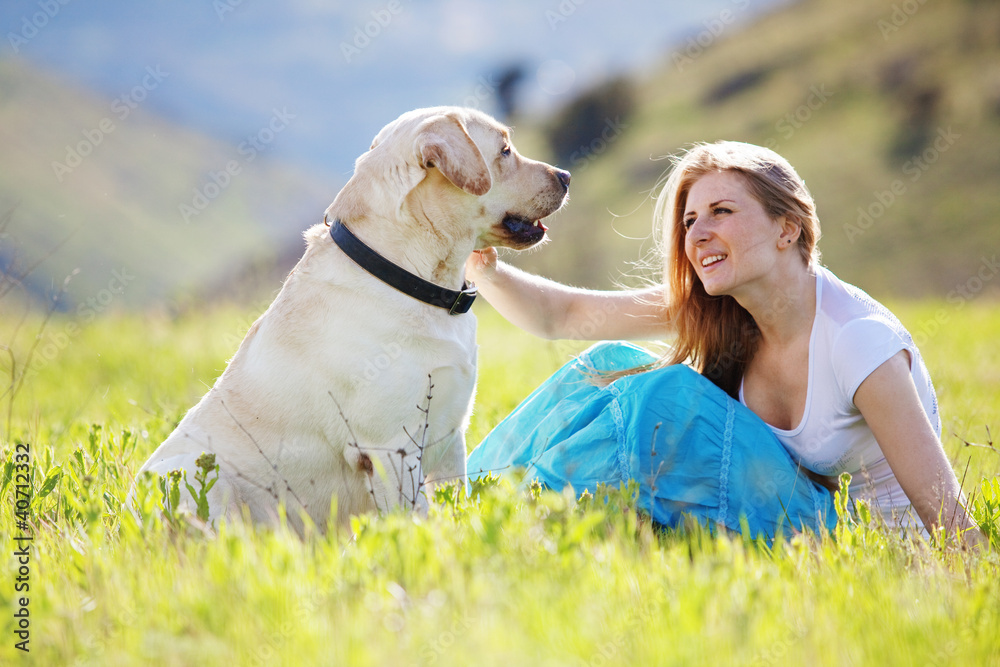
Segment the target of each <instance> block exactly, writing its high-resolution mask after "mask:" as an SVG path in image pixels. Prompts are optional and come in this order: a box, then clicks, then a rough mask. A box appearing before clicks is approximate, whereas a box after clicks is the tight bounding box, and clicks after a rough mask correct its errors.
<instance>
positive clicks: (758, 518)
mask: <svg viewBox="0 0 1000 667" xmlns="http://www.w3.org/2000/svg"><path fill="white" fill-rule="evenodd" d="M656 217H657V222H658V224H660V225H662V226H663V227H664V230H663V233H662V234H658V235H657V236H658V238H662V247H661V251H662V254H663V256H664V284H662V285H657V286H654V287H651V288H647V289H643V290H632V291H593V290H582V289H576V288H572V287H568V286H566V285H562V284H559V283H556V282H553V281H550V280H546V279H544V278H540V277H538V276H533V275H530V274H527V273H524V272H522V271H519V270H517V269H515V268H513V267H511V266H509V265H507V264H504V263H502V262H500V261H498V259H497V255H496V251H494V250H493V249H486V250H484V251H481V252H479V253H476V254H474V255H473V256H472V258H470V260H469V262H468V264H467V267H466V268H467V275H468V277H469V278H470V279H472V280H473V281H475V283H476V285H477V286H478V288H479V291H480V293H481V294H482V295H483V296H484V297H485V298H486V299H487V300H488V301H489V302H490V303H491V304H492V305H493V306H494V307H495V308H496V309H497V310H498V311H499V312H500V313H501V314H502V315H504V317H506V318H507V319H508V320H510V321H511V322H512V323H514V324H516V325H517V326H519V327H521V328H523V329H525V330H527V331H529V332H531V333H534V334H536V335H539V336H542V337H545V338H551V339H557V338H581V336H580V335H579V334H578V333H577V332H581V331H587V332H588V333H590V332H593V336H588V337H589V338H592V339H594V340H609V339H615V340H616V339H626V340H650V339H656V338H665V337H669V338H670V339H671V343H672V345H671V347H670V348H669V350H668V351H667V352H666V354H665V355H663V356H662V357H660V358H656V357H654V356H653V355H651V354H650V353H649V352H647V351H645V350H643V349H642V348H639V347H637V346H635V345H632V344H629V343H624V342H611V343H607V342H606V343H600V344H598V345H595V346H594V347H592V348H590V349H589V350H587V351H586V352H584V353H583V354H581V355H580V357H579V358H577V359H575V360H574V361H571V362H570V363H568V364H567V365H566V366H564V367H563V368H562V369H560V370H559V371H558V372H557V373H556V374H555V375H553V376H552V377H551V378H549V379H548V380H547V381H546V382H545V383H544V384H543V385H542V386H541V387H539V388H538V389H537V390H536V391H535V392H534V393H532V395H531V396H529V397H528V398H527V399H526V400H525V401H524V402H523V403H522V404H521V405H520V406H519V407H518V408H517V409H516V410H515V411H514V412H513V413H512V414H511V415H510V416H509V417H508V418H506V419H505V420H504V421H503V422H501V424H499V425H498V426H497V427H496V428H495V429H494V430H493V431H492V432H491V433H490V434H489V435H488V436H487V437H486V438H485V439H484V440H483V442H482V443H481V444H480V445H479V447H477V448H476V450H475V451H473V452H472V454H470V457H469V472H470V475H473V476H475V475H477V474H481V473H484V472H487V471H490V470H497V469H503V468H508V467H511V466H524V467H528V468H529V473H528V474H529V476H530V477H532V478H538V479H540V480H541V481H542V482H543V483H545V484H547V485H549V486H551V487H554V488H562V487H563V486H565V485H566V484H570V485H572V486H573V487H574V488H575V489H576V491H577V492H580V491H582V490H583V489H584V488H589V489H591V490H593V489H594V488H595V486H596V484H597V483H606V484H613V485H617V484H618V483H619V482H621V481H625V480H628V479H634V480H637V481H639V482H640V502H641V503H642V505H643V507H644V508H645V509H646V510H647V511H649V512H650V513H651V515H652V517H653V519H654V520H656V521H658V522H660V523H663V524H666V525H675V524H677V523H678V522H680V521H682V520H683V517H684V516H685V515H691V516H694V517H696V518H698V519H702V520H709V521H711V522H714V523H717V524H721V525H725V526H727V527H729V528H731V529H734V530H740V529H741V528H743V529H745V528H749V529H750V530H751V532H753V533H761V532H763V533H765V534H767V535H769V536H773V535H774V534H775V533H776V532H778V531H779V530H781V529H788V528H790V529H793V530H798V529H802V528H809V529H817V528H820V527H821V526H824V525H825V526H830V525H831V524H832V523H833V522H834V521H835V519H836V517H835V516H833V515H834V512H833V510H832V502H831V498H830V494H829V491H828V490H827V488H828V487H829V486H830V485H831V484H830V482H831V481H835V480H836V479H837V477H838V476H839V475H841V474H842V473H845V472H846V473H850V475H851V480H852V481H851V484H850V495H851V497H852V498H854V499H862V500H865V501H867V502H868V503H869V504H870V506H871V507H872V509H873V510H875V511H876V512H877V513H880V514H881V516H882V517H883V518H884V519H885V521H886V523H887V524H888V525H889V526H892V527H897V526H898V527H903V528H914V529H917V530H925V529H927V530H933V529H938V528H943V529H945V530H947V531H948V532H949V533H954V532H956V531H957V532H958V533H959V534H961V535H963V536H964V537H963V539H965V540H966V541H971V542H976V543H979V542H981V541H982V536H981V534H980V533H979V531H978V530H976V527H975V524H974V522H973V521H972V519H971V518H970V516H969V514H968V512H967V511H966V509H965V499H964V498H963V495H962V492H961V489H960V487H959V484H958V481H957V479H956V477H955V473H954V471H953V470H952V468H951V466H950V464H949V462H948V460H947V457H946V456H945V453H944V450H943V448H942V446H941V442H940V419H939V415H938V409H937V400H936V397H935V393H934V388H933V385H932V384H931V381H930V377H929V375H928V373H927V369H926V367H925V366H924V363H923V360H922V359H921V357H920V352H919V351H918V350H917V348H916V346H915V345H914V343H913V339H912V338H911V337H910V335H909V334H908V333H907V331H906V330H905V328H904V327H903V326H902V324H901V323H900V322H899V320H898V319H897V318H896V317H895V316H893V315H892V313H890V312H889V311H888V310H887V309H886V308H885V307H883V306H882V305H881V304H879V303H877V302H876V301H875V300H873V299H872V298H871V297H869V296H868V295H867V294H865V293H864V292H863V291H861V290H859V289H858V288H856V287H854V286H852V285H848V284H846V283H844V282H843V281H841V280H840V279H838V278H837V277H836V276H835V275H834V274H833V273H831V272H830V271H829V270H827V269H826V268H824V267H823V266H821V265H820V262H819V251H818V248H817V241H818V240H819V236H820V226H819V219H818V217H817V215H816V211H815V204H814V202H813V199H812V196H811V195H810V193H809V191H808V190H807V189H806V186H805V183H804V182H803V181H802V179H801V178H800V177H799V175H798V174H797V173H796V172H795V170H794V169H793V168H792V167H791V165H790V164H789V163H788V162H787V161H786V160H785V159H784V158H782V157H781V156H779V155H778V154H776V153H774V152H773V151H771V150H769V149H766V148H762V147H759V146H753V145H750V144H744V143H738V142H718V143H714V144H699V145H696V146H695V147H693V148H692V149H691V150H689V151H688V152H686V153H685V154H684V155H683V156H681V157H680V158H679V159H678V160H677V161H676V163H675V165H674V168H673V171H672V172H671V174H670V176H669V178H668V179H667V182H666V185H665V186H664V188H663V190H662V192H661V194H660V196H659V199H658V201H657V216H656Z"/></svg>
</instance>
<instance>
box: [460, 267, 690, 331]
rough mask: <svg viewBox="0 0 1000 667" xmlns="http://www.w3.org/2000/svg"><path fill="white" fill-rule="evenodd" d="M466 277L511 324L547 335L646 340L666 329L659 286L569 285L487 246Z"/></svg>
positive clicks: (664, 305) (664, 306)
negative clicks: (603, 288) (501, 256)
mask: <svg viewBox="0 0 1000 667" xmlns="http://www.w3.org/2000/svg"><path fill="white" fill-rule="evenodd" d="M466 277H467V278H468V279H469V280H472V281H473V282H474V283H475V284H476V287H478V289H479V293H480V294H482V295H483V297H485V298H486V300H487V301H489V302H490V305H492V306H493V307H494V308H496V310H497V311H498V312H499V313H500V314H501V315H503V316H504V317H505V318H507V320H509V321H510V322H511V323H513V324H515V325H517V326H518V327H520V328H521V329H524V330H525V331H527V332H529V333H532V334H535V335H536V336H540V337H542V338H548V339H573V340H612V339H624V340H650V339H655V338H662V337H665V336H667V335H669V333H670V325H669V316H668V309H667V306H666V301H665V298H664V288H663V287H662V286H654V287H651V288H648V289H643V290H621V291H600V290H586V289H579V288H576V287H570V286H568V285H563V284H561V283H558V282H555V281H553V280H548V279H546V278H542V277H540V276H535V275H532V274H530V273H526V272H524V271H521V270H520V269H517V268H514V267H513V266H510V265H509V264H505V263H503V262H501V261H499V260H498V259H497V255H496V250H494V249H493V248H487V249H485V250H481V251H477V252H474V253H473V254H472V256H471V257H470V258H469V261H468V262H466Z"/></svg>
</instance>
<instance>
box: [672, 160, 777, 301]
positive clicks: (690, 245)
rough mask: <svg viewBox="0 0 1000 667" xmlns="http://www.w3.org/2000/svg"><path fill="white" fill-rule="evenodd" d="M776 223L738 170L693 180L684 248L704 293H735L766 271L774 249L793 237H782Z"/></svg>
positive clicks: (772, 258) (771, 267) (772, 260)
mask: <svg viewBox="0 0 1000 667" xmlns="http://www.w3.org/2000/svg"><path fill="white" fill-rule="evenodd" d="M780 221H783V219H780V220H779V221H775V220H773V219H772V218H770V217H769V216H768V214H767V212H766V211H765V210H764V207H763V206H762V205H761V204H760V202H758V201H757V200H756V199H754V198H753V196H752V195H751V194H750V192H749V191H748V190H747V188H746V185H745V182H744V180H743V177H742V176H740V175H739V174H737V173H734V172H730V171H721V172H713V173H710V174H706V175H704V176H702V177H701V178H699V179H698V180H697V181H695V183H694V185H692V186H691V190H690V192H689V193H688V196H687V202H686V205H685V207H684V217H683V224H684V227H685V228H686V233H685V237H684V252H685V254H687V257H688V260H690V262H691V264H692V266H694V270H695V273H697V275H698V277H699V278H700V279H701V282H702V284H703V285H704V286H705V291H706V292H707V293H708V294H710V295H713V296H718V295H722V294H729V295H731V296H736V294H738V293H739V292H740V290H741V288H744V287H747V286H749V285H751V284H753V283H754V282H755V281H758V280H760V279H762V278H764V277H765V276H767V275H768V274H769V273H771V271H772V269H773V268H774V264H775V262H776V261H777V260H778V258H779V250H778V249H779V247H780V248H786V247H788V246H791V245H792V242H791V241H793V240H790V239H788V238H784V237H783V228H787V227H788V225H782V224H779V222H780ZM786 236H787V235H786ZM789 249H791V248H789ZM793 252H795V251H794V250H793ZM796 254H797V252H796Z"/></svg>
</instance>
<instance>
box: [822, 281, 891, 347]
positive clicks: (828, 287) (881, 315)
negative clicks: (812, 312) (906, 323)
mask: <svg viewBox="0 0 1000 667" xmlns="http://www.w3.org/2000/svg"><path fill="white" fill-rule="evenodd" d="M816 273H817V279H818V280H819V281H820V283H821V285H820V293H821V297H820V302H819V303H818V304H817V308H818V309H819V310H820V311H821V312H822V313H823V315H825V316H826V318H827V319H829V320H830V321H831V322H832V323H834V324H835V325H837V326H838V327H839V328H845V327H848V326H849V325H852V324H853V323H855V322H858V321H862V320H863V321H867V322H869V323H870V324H869V325H868V326H869V327H871V326H873V325H876V324H881V325H882V326H884V327H886V328H888V329H890V330H892V331H893V332H895V333H896V334H899V335H905V337H907V338H908V337H909V334H908V333H906V329H905V327H903V324H902V322H900V321H899V318H898V317H896V316H895V315H894V314H893V313H892V311H890V310H889V309H888V308H886V307H885V306H884V305H882V304H881V303H880V302H879V301H876V300H875V299H874V298H872V297H871V296H870V295H869V294H868V293H867V292H865V291H864V290H863V289H861V288H860V287H857V286H855V285H852V284H850V283H848V282H845V281H843V280H841V279H840V278H838V277H837V276H836V275H835V274H834V273H833V272H832V271H830V270H829V269H827V268H825V267H822V266H820V267H817V268H816Z"/></svg>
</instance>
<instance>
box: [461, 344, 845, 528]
mask: <svg viewBox="0 0 1000 667" xmlns="http://www.w3.org/2000/svg"><path fill="white" fill-rule="evenodd" d="M655 360H656V358H655V357H654V356H653V355H651V354H650V353H649V352H648V351H646V350H644V349H642V348H640V347H636V346H635V345H632V344H629V343H623V342H604V343H598V344H597V345H595V346H593V347H591V348H590V349H589V350H587V351H586V352H584V353H582V354H581V355H580V356H579V357H577V358H576V359H574V360H573V361H571V362H569V363H567V364H566V365H565V366H563V367H562V368H561V369H559V370H558V371H557V372H556V373H555V374H554V375H553V376H552V377H550V378H549V379H548V380H546V381H545V382H544V383H542V385H541V386H539V387H538V389H536V390H535V391H534V392H533V393H532V394H531V395H530V396H528V398H527V399H525V400H524V402H523V403H521V404H520V405H519V406H518V407H517V408H516V409H515V410H514V411H513V412H512V413H511V414H510V415H509V416H508V417H507V418H506V419H504V420H503V421H502V422H500V424H499V425H497V427H496V428H495V429H493V430H492V431H491V432H490V433H489V434H488V435H487V436H486V437H485V438H484V439H483V441H482V442H481V443H480V444H479V446H478V447H476V449H475V450H473V451H472V453H471V454H469V460H468V470H469V477H470V478H472V479H476V478H478V477H481V476H482V475H485V474H487V473H489V472H494V471H495V472H499V473H503V472H506V471H510V470H512V469H515V468H524V469H526V471H527V474H526V477H525V483H527V482H530V481H531V480H534V479H537V480H538V481H539V482H541V483H542V484H543V485H545V486H547V487H549V488H552V489H556V490H562V489H563V488H565V487H566V486H567V485H568V486H571V487H572V488H573V490H574V492H575V493H577V494H579V493H582V492H583V491H584V490H585V489H588V490H590V491H591V492H593V491H594V490H595V489H596V487H597V484H599V483H603V484H608V485H612V486H614V487H615V488H617V487H618V485H619V484H620V483H622V482H628V481H630V480H635V481H637V482H639V485H640V490H639V505H640V507H641V509H643V510H644V511H645V512H647V513H648V514H649V515H650V517H651V518H652V519H653V520H654V521H656V522H657V523H659V524H662V525H664V526H669V527H675V526H678V525H679V524H680V523H681V522H682V521H683V520H684V517H686V516H688V517H694V518H695V519H697V520H699V521H700V522H701V523H703V524H707V525H710V526H711V525H721V526H725V527H726V528H728V529H730V530H733V531H736V532H742V531H743V530H744V529H745V528H746V529H749V533H750V535H751V536H753V537H757V536H758V535H763V536H765V537H767V538H773V537H774V536H775V535H776V534H778V533H779V532H781V531H784V533H785V534H786V535H787V534H789V533H791V532H792V531H793V530H795V531H799V530H803V529H808V530H811V531H813V532H821V531H822V530H824V529H832V528H833V526H834V524H836V518H837V517H836V512H835V510H834V504H833V498H832V496H831V494H830V492H829V491H828V490H826V489H825V488H824V487H822V486H820V485H818V484H816V483H815V482H813V481H812V480H810V479H809V478H808V477H807V476H806V475H805V473H803V472H801V471H800V470H799V467H798V466H797V465H796V463H795V462H794V461H793V460H792V458H791V456H790V455H789V453H788V451H787V450H786V449H785V448H784V447H783V446H782V444H781V443H780V442H779V441H778V439H777V438H776V437H775V435H774V434H773V433H772V432H771V429H770V428H769V427H768V426H767V424H765V423H764V422H763V421H762V420H761V419H760V418H759V417H757V416H756V415H755V414H754V413H753V412H751V411H750V410H749V409H748V408H746V407H745V406H743V405H741V404H740V403H739V402H737V401H735V400H733V399H732V398H731V397H730V396H728V395H727V394H726V393H725V392H724V391H722V390H721V389H719V388H718V387H717V386H715V385H714V384H712V382H711V381H709V380H708V379H706V378H705V377H703V376H702V375H700V374H699V373H697V372H695V371H694V370H692V369H691V368H689V367H687V366H683V365H676V366H668V367H665V368H661V369H657V370H652V371H647V372H645V373H638V374H635V375H628V376H625V377H622V378H619V379H618V380H616V381H615V382H613V383H611V384H609V385H607V386H604V387H601V386H598V385H596V384H594V382H593V381H592V378H593V373H594V372H595V371H614V370H624V369H627V368H633V367H635V366H639V365H641V364H647V363H650V362H652V361H655ZM744 523H745V525H744Z"/></svg>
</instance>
